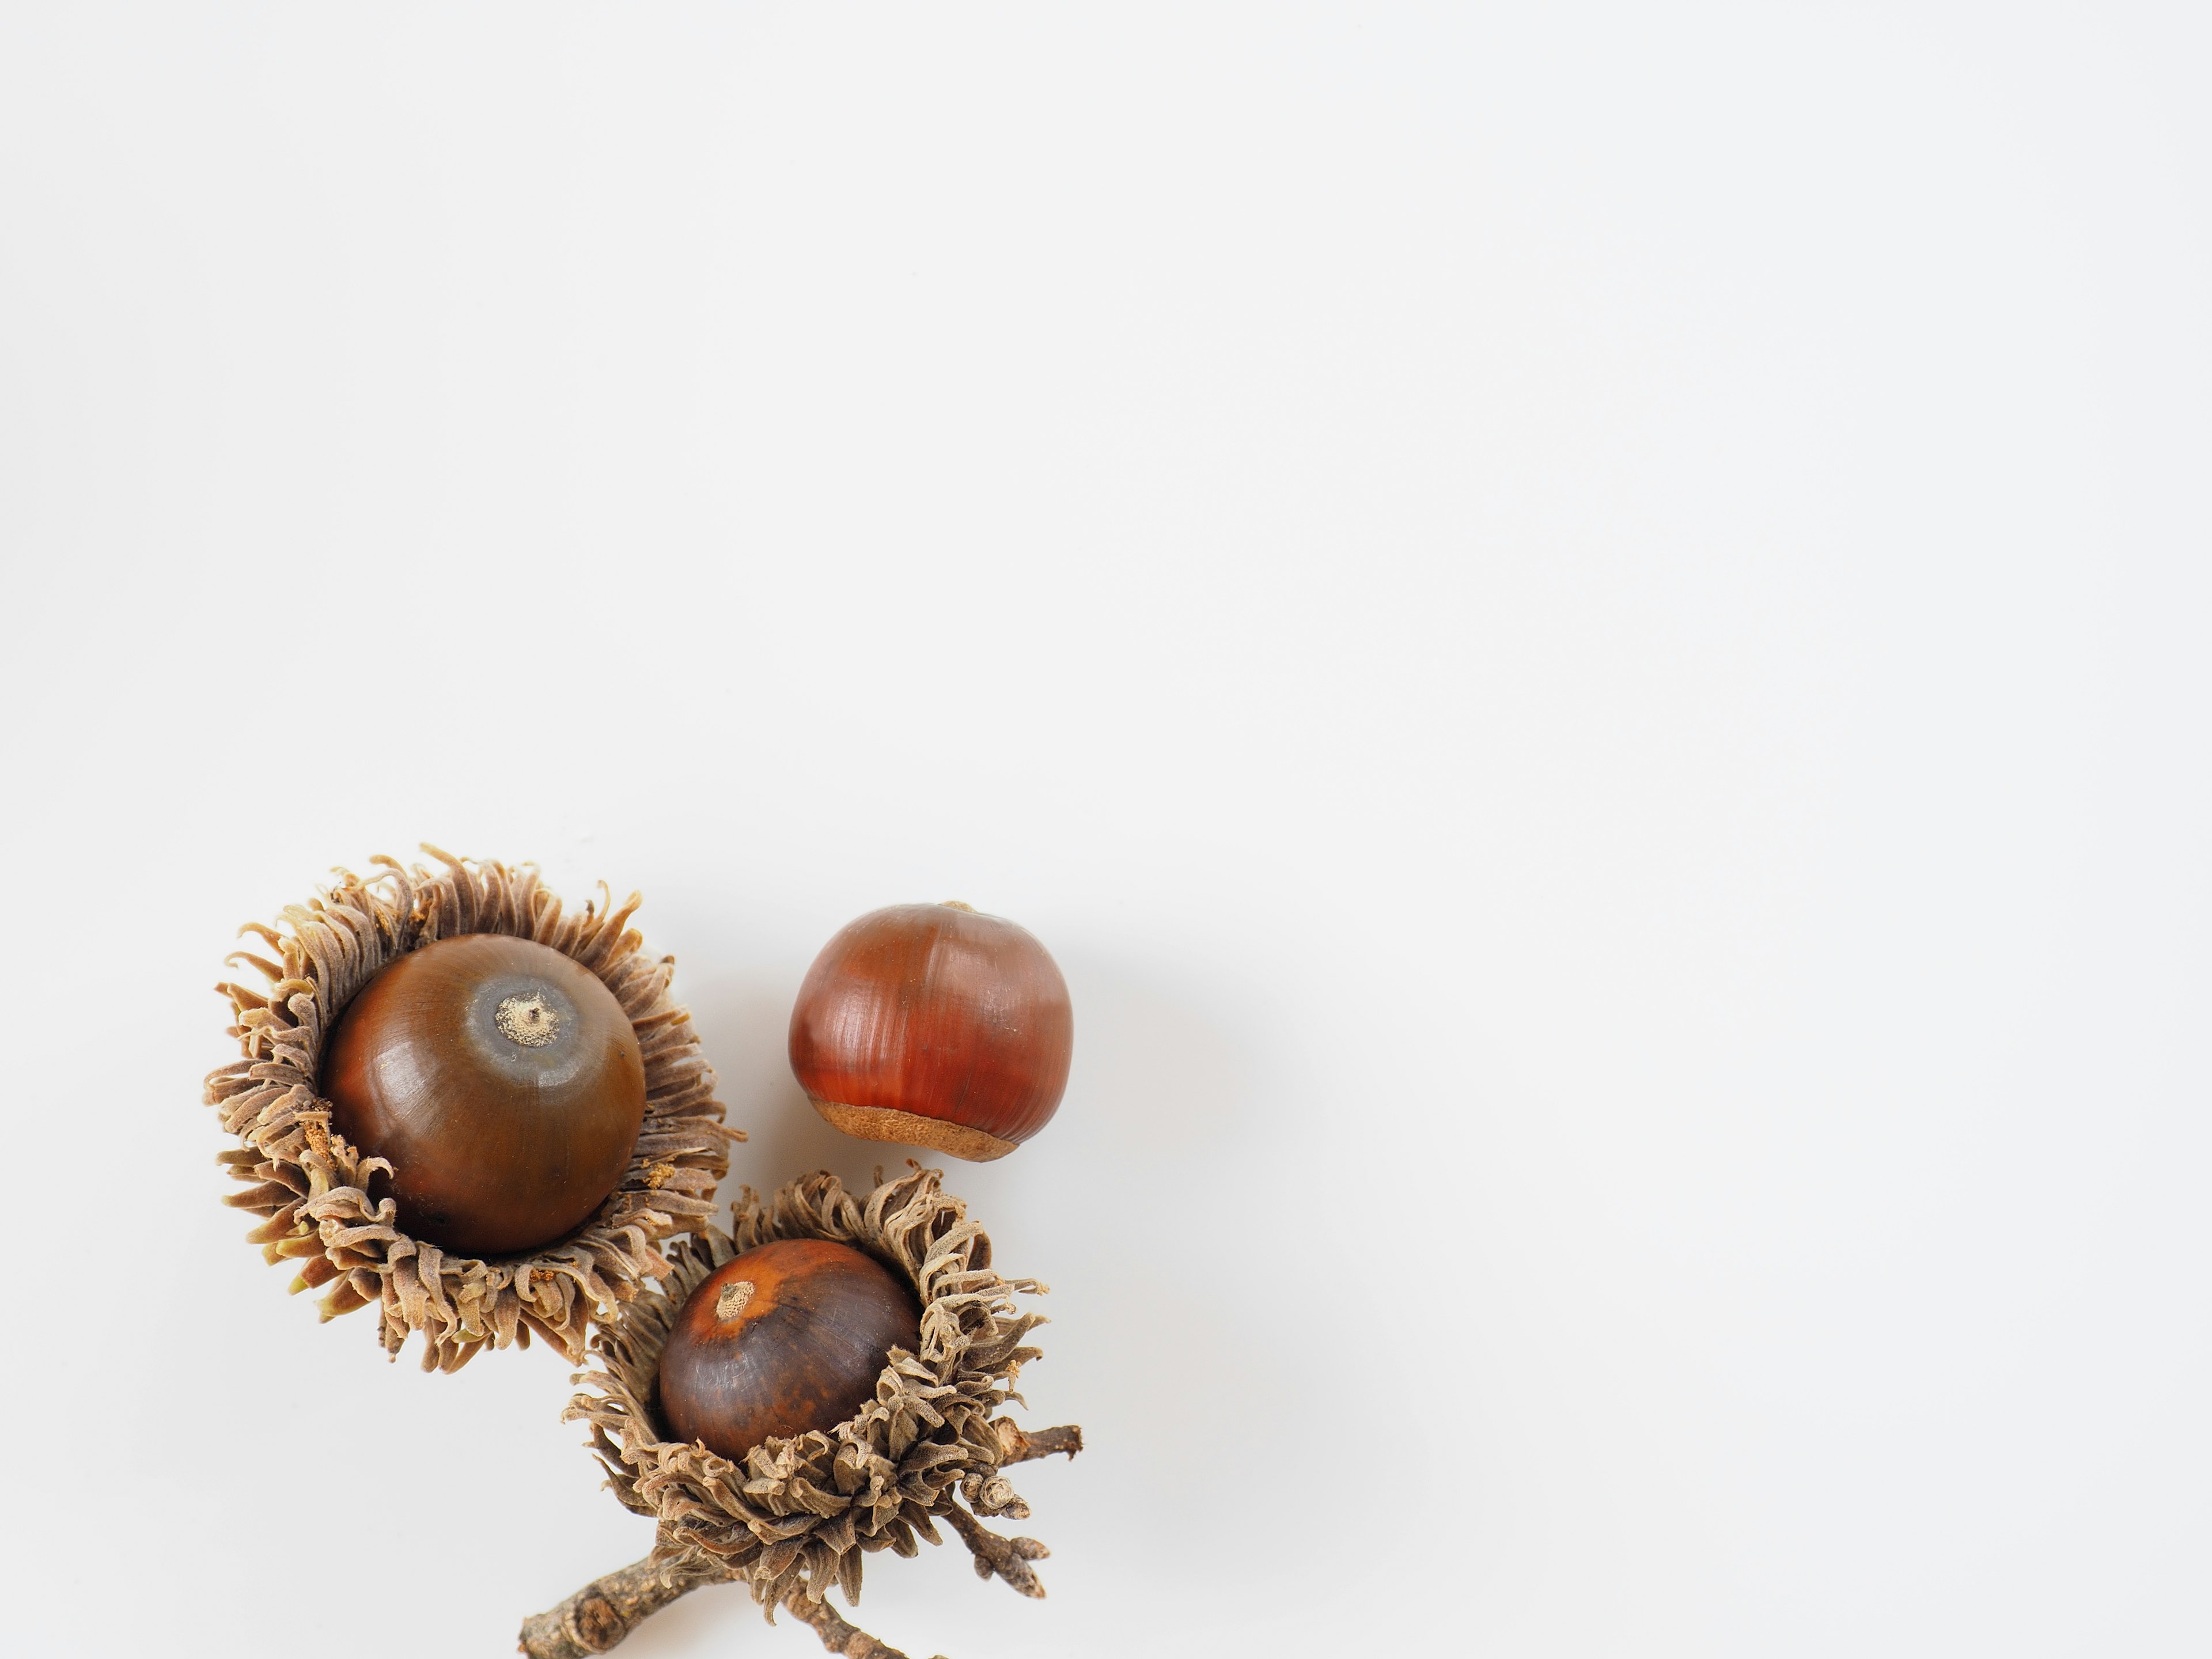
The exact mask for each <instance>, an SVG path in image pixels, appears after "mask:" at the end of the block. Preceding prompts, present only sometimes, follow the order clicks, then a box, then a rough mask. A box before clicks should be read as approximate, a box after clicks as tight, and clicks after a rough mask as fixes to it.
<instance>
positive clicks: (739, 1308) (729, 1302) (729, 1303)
mask: <svg viewBox="0 0 2212 1659" xmlns="http://www.w3.org/2000/svg"><path fill="white" fill-rule="evenodd" d="M752 1299H753V1282H752V1280H751V1279H733V1280H732V1281H731V1282H730V1283H729V1284H727V1285H723V1286H722V1293H721V1294H720V1296H718V1297H715V1298H714V1317H715V1318H717V1319H724V1320H727V1319H735V1318H736V1317H737V1316H738V1315H739V1314H741V1313H743V1312H744V1310H745V1304H746V1303H748V1302H750V1301H751V1300H752Z"/></svg>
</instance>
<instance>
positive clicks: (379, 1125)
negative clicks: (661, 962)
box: [322, 933, 645, 1255]
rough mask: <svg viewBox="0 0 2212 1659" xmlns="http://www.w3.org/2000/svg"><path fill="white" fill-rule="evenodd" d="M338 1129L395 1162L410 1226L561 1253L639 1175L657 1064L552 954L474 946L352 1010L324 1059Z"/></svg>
mask: <svg viewBox="0 0 2212 1659" xmlns="http://www.w3.org/2000/svg"><path fill="white" fill-rule="evenodd" d="M322 1090H323V1093H324V1095H325V1097H327V1098H328V1099H329V1100H330V1103H331V1106H332V1107H333V1108H334V1109H335V1110H334V1112H333V1114H332V1123H333V1125H334V1127H336V1128H337V1131H338V1133H340V1134H342V1135H343V1136H344V1137H345V1138H346V1139H348V1140H349V1141H351V1142H352V1143H353V1144H354V1145H355V1146H358V1147H360V1148H362V1150H363V1151H365V1152H369V1153H371V1154H373V1155H374V1156H375V1157H378V1158H389V1159H390V1160H391V1162H392V1176H391V1177H390V1178H389V1183H388V1185H387V1184H386V1183H385V1181H384V1178H383V1177H378V1178H377V1182H376V1184H375V1185H373V1186H372V1187H371V1188H370V1194H371V1196H373V1197H374V1196H380V1195H381V1194H382V1193H384V1192H387V1191H388V1192H389V1193H390V1194H392V1197H393V1198H395V1199H397V1200H398V1205H399V1224H400V1225H401V1226H402V1227H403V1228H404V1229H405V1230H406V1231H408V1232H410V1233H411V1234H413V1235H414V1236H415V1237H417V1238H422V1239H427V1240H428V1241H429V1242H430V1243H434V1244H438V1245H441V1246H443V1247H444V1248H446V1249H451V1250H456V1251H461V1252H465V1253H466V1254H469V1255H510V1254H513V1252H515V1251H518V1250H527V1249H535V1248H537V1247H538V1246H539V1245H541V1244H550V1243H553V1242H554V1241H555V1240H556V1239H558V1238H562V1237H565V1236H566V1235H568V1233H571V1232H574V1231H575V1230H576V1229H577V1228H578V1227H580V1226H582V1225H584V1223H585V1222H586V1221H587V1220H588V1219H590V1218H591V1215H592V1212H593V1211H595V1210H597V1209H598V1208H599V1205H600V1203H601V1202H602V1201H603V1200H605V1197H606V1195H607V1194H609V1193H611V1192H612V1191H613V1190H614V1188H615V1185H616V1183H617V1182H619V1181H620V1180H621V1179H622V1176H623V1170H626V1169H627V1168H628V1167H629V1159H630V1153H631V1152H632V1151H633V1150H634V1149H635V1146H636V1145H637V1133H638V1129H639V1127H640V1126H641V1124H642V1123H643V1122H644V1121H645V1061H644V1058H643V1056H642V1055H641V1054H640V1053H639V1052H638V1044H637V1033H636V1031H635V1030H633V1029H632V1028H631V1025H630V1023H629V1016H628V1015H627V1014H625V1013H623V1009H622V1005H621V1004H620V1003H619V1002H617V1001H616V1000H615V996H614V993H613V992H611V991H610V990H608V989H607V987H605V985H604V984H602V983H601V982H600V981H599V977H598V976H597V975H594V974H593V973H592V971H591V969H588V968H586V967H584V966H583V965H582V964H580V963H576V962H574V961H572V960H570V959H569V958H568V957H565V956H563V955H562V954H561V952H559V951H556V950H554V949H553V948H552V947H551V946H550V945H539V944H538V943H536V942H535V941H533V940H531V939H513V938H511V937H509V936H507V935H506V934H503V933H463V934H460V935H459V936H457V937H455V938H453V939H440V940H439V941H437V942H436V943H435V944H434V945H424V946H423V947H422V949H421V950H419V951H410V952H409V953H408V954H407V955H405V956H404V957H399V958H398V960H396V961H394V962H392V963H390V964H389V965H388V966H386V968H385V969H384V970H383V971H382V972H381V973H380V974H378V975H376V977H375V978H374V979H372V980H371V981H369V982H368V985H367V986H365V987H363V988H362V991H361V993H360V994H359V995H357V996H356V997H355V998H354V1000H352V1001H351V1002H350V1003H349V1004H348V1005H347V1006H346V1010H345V1012H344V1013H343V1016H341V1017H340V1018H339V1020H338V1025H337V1030H336V1031H335V1032H333V1033H332V1034H331V1042H330V1047H329V1048H328V1050H327V1051H326V1052H325V1055H324V1059H323V1075H322Z"/></svg>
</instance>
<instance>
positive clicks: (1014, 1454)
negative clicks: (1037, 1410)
mask: <svg viewBox="0 0 2212 1659" xmlns="http://www.w3.org/2000/svg"><path fill="white" fill-rule="evenodd" d="M993 1426H994V1428H996V1429H997V1430H998V1431H999V1446H1000V1451H1001V1454H1002V1455H1000V1459H999V1462H1000V1465H1001V1466H1004V1465H1006V1464H1008V1463H1026V1462H1029V1461H1030V1459H1032V1458H1036V1457H1050V1456H1051V1455H1053V1454H1054V1452H1066V1454H1067V1455H1068V1456H1069V1457H1071V1458H1073V1456H1074V1455H1075V1454H1076V1453H1078V1452H1079V1451H1081V1450H1082V1449H1083V1431H1082V1430H1081V1429H1080V1428H1079V1427H1078V1426H1076V1425H1074V1424H1073V1423H1063V1424H1061V1425H1060V1427H1058V1428H1056V1429H1039V1430H1038V1431H1036V1433H1034V1434H1031V1433H1029V1432H1027V1431H1024V1430H1021V1429H1018V1428H1016V1427H1015V1426H1014V1425H1012V1423H1009V1422H1008V1421H1007V1420H1006V1419H1005V1418H1003V1417H1002V1418H1000V1419H999V1420H998V1422H997V1423H995V1424H994V1425H993Z"/></svg>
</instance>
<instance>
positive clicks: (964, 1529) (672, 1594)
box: [520, 1419, 1083, 1659]
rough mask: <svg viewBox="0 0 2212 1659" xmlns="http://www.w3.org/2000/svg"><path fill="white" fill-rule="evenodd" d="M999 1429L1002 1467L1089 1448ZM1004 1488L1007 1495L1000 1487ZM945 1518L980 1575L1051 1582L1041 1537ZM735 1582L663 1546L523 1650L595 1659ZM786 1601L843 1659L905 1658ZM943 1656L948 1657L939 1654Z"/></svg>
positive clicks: (1061, 1431)
mask: <svg viewBox="0 0 2212 1659" xmlns="http://www.w3.org/2000/svg"><path fill="white" fill-rule="evenodd" d="M994 1426H995V1427H996V1428H997V1430H998V1432H999V1446H1000V1451H1001V1453H1002V1455H1001V1456H1000V1463H1001V1465H1004V1464H1007V1463H1027V1462H1032V1461H1033V1460H1035V1459H1036V1458H1040V1457H1051V1456H1053V1455H1055V1454H1059V1453H1063V1452H1064V1453H1066V1455H1068V1456H1070V1457H1073V1456H1074V1455H1075V1454H1076V1453H1078V1452H1079V1451H1081V1450H1082V1449H1083V1431H1082V1430H1081V1429H1079V1428H1078V1427H1077V1426H1075V1425H1073V1424H1072V1423H1068V1424H1063V1425H1060V1427H1058V1428H1054V1429H1039V1430H1037V1431H1036V1432H1035V1433H1030V1432H1029V1431H1025V1430H1023V1429H1018V1428H1016V1427H1015V1426H1014V1425H1012V1423H1009V1422H1006V1420H1004V1419H1000V1421H999V1423H998V1424H996V1425H994ZM997 1487H1005V1491H1004V1492H1003V1494H1001V1493H1000V1492H998V1491H997V1490H996V1488H997ZM976 1496H977V1497H978V1498H980V1499H981V1501H982V1502H983V1503H984V1504H986V1506H989V1505H991V1504H994V1503H1002V1504H1004V1505H1005V1510H1004V1512H1005V1513H1007V1514H1011V1515H1012V1516H1014V1517H1015V1518H1016V1519H1017V1520H1019V1519H1022V1518H1024V1517H1025V1516H1027V1515H1028V1514H1029V1505H1027V1504H1024V1503H1023V1502H1022V1501H1021V1500H1020V1499H1019V1498H1016V1497H1015V1496H1014V1495H1013V1488H1012V1487H1011V1486H1006V1483H1005V1482H1004V1481H1003V1480H994V1481H991V1482H986V1483H984V1484H983V1485H982V1486H980V1487H979V1488H978V1491H977V1493H976ZM945 1519H946V1520H948V1521H950V1522H951V1523H952V1528H953V1530H954V1531H955V1532H957V1533H958V1534H960V1536H961V1538H962V1539H963V1541H965V1542H966V1543H967V1546H968V1548H969V1552H970V1553H973V1554H974V1556H975V1571H976V1573H977V1575H978V1576H979V1577H984V1578H988V1577H991V1576H992V1575H993V1574H994V1573H995V1574H997V1575H998V1577H1001V1578H1003V1579H1005V1580H1006V1583H1009V1584H1011V1585H1012V1586H1013V1587H1014V1588H1015V1589H1018V1590H1019V1591H1020V1592H1021V1593H1022V1594H1023V1595H1036V1596H1042V1595H1043V1594H1044V1586H1043V1585H1042V1583H1039V1582H1038V1580H1037V1576H1036V1572H1034V1571H1032V1570H1031V1569H1030V1562H1032V1561H1037V1560H1042V1559H1044V1558H1045V1557H1046V1556H1048V1555H1049V1554H1050V1553H1052V1552H1051V1551H1049V1550H1048V1549H1046V1548H1045V1547H1044V1546H1043V1545H1042V1544H1040V1543H1038V1542H1037V1541H1036V1539H1034V1538H1001V1537H1000V1536H999V1534H996V1533H994V1532H990V1531H987V1530H986V1529H985V1528H984V1527H983V1526H982V1524H981V1522H978V1521H977V1520H976V1519H975V1516H971V1515H969V1513H968V1512H967V1510H963V1509H962V1508H961V1507H960V1506H959V1505H958V1504H951V1505H949V1506H948V1507H947V1509H946V1510H945ZM728 1582H730V1578H729V1575H728V1574H726V1573H723V1572H720V1571H715V1570H714V1569H713V1568H711V1567H707V1566H703V1565H701V1564H700V1563H699V1562H697V1561H696V1560H693V1559H689V1558H688V1557H687V1558H679V1559H677V1560H674V1561H671V1560H670V1559H668V1558H667V1557H665V1556H664V1555H661V1554H659V1553H658V1552H656V1553H653V1554H651V1555H648V1556H647V1557H646V1558H645V1559H643V1560H642V1561H633V1562H632V1563H630V1565H628V1566H626V1567H624V1568H623V1569H621V1570H620V1571H617V1572H611V1573H609V1574H607V1575H606V1576H605V1577H603V1578H595V1579H593V1580H592V1582H591V1583H588V1584H586V1585H585V1586H584V1588H583V1589H580V1590H578V1591H577V1592H576V1593H575V1594H574V1595H572V1596H570V1597H569V1598H568V1600H567V1601H563V1602H562V1603H561V1605H560V1606H559V1607H554V1608H551V1609H550V1610H549V1611H547V1612H544V1613H533V1614H532V1616H531V1617H529V1618H527V1619H526V1620H523V1621H522V1641H521V1644H520V1647H521V1651H522V1652H524V1653H526V1654H527V1655H529V1656H530V1659H590V1656H592V1655H593V1654H600V1653H605V1652H606V1651H607V1650H609V1649H611V1648H613V1647H615V1646H617V1645H618V1644H620V1643H621V1642H622V1640H623V1638H625V1637H626V1636H628V1635H629V1633H630V1632H632V1631H634V1630H635V1629H636V1628H637V1627H638V1626H640V1625H641V1624H642V1623H643V1622H644V1621H645V1620H647V1619H649V1618H651V1617H652V1616H653V1614H654V1613H658V1612H659V1611H660V1610H661V1608H663V1607H666V1606H667V1605H668V1604H669V1603H670V1602H671V1601H678V1600H679V1599H680V1598H682V1597H684V1596H686V1595H690V1593H691V1592H692V1591H693V1590H695V1589H699V1588H700V1587H701V1586H702V1585H705V1584H719V1583H728ZM785 1605H786V1606H787V1607H789V1608H790V1610H791V1611H792V1613H793V1614H795V1615H796V1616H797V1617H798V1618H799V1620H801V1621H803V1622H804V1623H805V1624H806V1625H808V1626H811V1628H812V1629H813V1632H814V1633H815V1634H816V1635H817V1636H819V1637H820V1638H822V1645H823V1647H825V1648H827V1649H829V1651H830V1652H832V1653H834V1654H837V1655H840V1656H842V1659H906V1656H905V1655H904V1654H902V1653H901V1652H900V1651H899V1650H897V1649H896V1648H890V1647H885V1646H884V1644H882V1643H881V1642H878V1640H876V1638H874V1637H872V1636H871V1635H869V1634H868V1633H867V1632H866V1631H864V1630H860V1629H859V1628H857V1627H856V1626H853V1625H849V1624H848V1623H847V1622H846V1621H845V1620H843V1619H842V1618H841V1617H839V1616H838V1614H837V1613H836V1609H834V1608H833V1607H830V1605H829V1602H827V1601H807V1600H806V1598H805V1595H794V1596H793V1597H792V1598H789V1599H787V1601H786V1602H785ZM939 1659H943V1656H942V1655H939Z"/></svg>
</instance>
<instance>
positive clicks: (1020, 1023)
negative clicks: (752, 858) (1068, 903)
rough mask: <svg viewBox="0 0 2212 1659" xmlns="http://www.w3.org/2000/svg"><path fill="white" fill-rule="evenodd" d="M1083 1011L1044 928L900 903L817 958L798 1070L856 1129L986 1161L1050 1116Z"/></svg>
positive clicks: (841, 936) (795, 1056)
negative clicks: (1040, 936) (1070, 997)
mask: <svg viewBox="0 0 2212 1659" xmlns="http://www.w3.org/2000/svg"><path fill="white" fill-rule="evenodd" d="M1074 1048H1075V1017H1074V1014H1073V1011H1072V1010H1071V1009H1070V1008H1069V1006H1068V1001H1067V981H1065V980H1063V979H1062V978H1061V977H1060V969H1059V967H1058V965H1057V964H1055V963H1054V961H1053V959H1052V957H1050V956H1049V955H1048V953H1047V952H1046V951H1045V948H1044V946H1043V945H1040V944H1039V943H1037V940H1036V935H1034V934H1032V933H1030V932H1029V930H1028V929H1026V928H1024V927H1017V926H1016V925H1015V924H1014V923H1012V922H1011V921H1006V919H1005V918H1003V917H1000V916H987V915H979V914H977V913H976V912H975V910H974V909H972V908H969V906H967V905H965V904H962V903H959V902H947V903H944V904H895V905H892V906H891V907H890V908H888V909H883V910H875V911H872V912H870V913H869V914H868V915H865V916H862V917H861V918H860V920H859V921H854V922H852V923H850V924H848V926H847V927H844V928H843V929H842V931H841V932H840V933H838V934H837V936H836V938H835V939H831V940H830V941H829V944H828V945H824V946H823V950H822V954H821V955H820V956H818V957H815V959H814V965H813V967H811V968H810V969H807V973H806V979H805V983H803V984H802V985H801V986H800V987H799V1001H798V1004H797V1006H795V1007H793V1009H792V1011H791V1069H792V1070H793V1072H795V1073H798V1076H799V1084H800V1085H801V1086H802V1087H804V1088H805V1091H806V1095H807V1098H808V1099H810V1100H811V1101H812V1102H813V1103H814V1109H815V1110H817V1112H819V1113H821V1114H822V1115H823V1117H825V1118H827V1119H828V1120H829V1121H830V1122H831V1123H832V1124H834V1125H836V1127H838V1128H840V1129H842V1130H843V1131H844V1132H845V1133H847V1134H849V1135H858V1136H860V1137H861V1138H862V1139H867V1140H894V1141H903V1142H905V1143H907V1144H908V1145H912V1146H927V1147H929V1148H931V1149H932V1150H933V1151H936V1152H949V1153H950V1154H951V1155H952V1156H953V1157H954V1158H969V1159H972V1160H974V1161H975V1162H978V1163H981V1162H982V1161H984V1160H986V1159H989V1158H1004V1157H1005V1156H1006V1154H1007V1153H1008V1152H1012V1151H1013V1150H1014V1148H1015V1147H1016V1146H1019V1145H1020V1144H1021V1143H1022V1142H1023V1141H1024V1140H1027V1139H1029V1138H1030V1136H1031V1135H1033V1134H1035V1133H1036V1132H1037V1131H1038V1130H1039V1129H1042V1127H1044V1126H1045V1124H1046V1123H1047V1122H1048V1121H1050V1119H1051V1117H1052V1115H1053V1113H1054V1111H1055V1110H1057V1109H1058V1108H1059V1106H1060V1095H1061V1094H1062V1092H1063V1091H1065V1090H1066V1087H1067V1066H1068V1060H1069V1059H1070V1057H1071V1056H1072V1055H1073V1052H1074Z"/></svg>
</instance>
